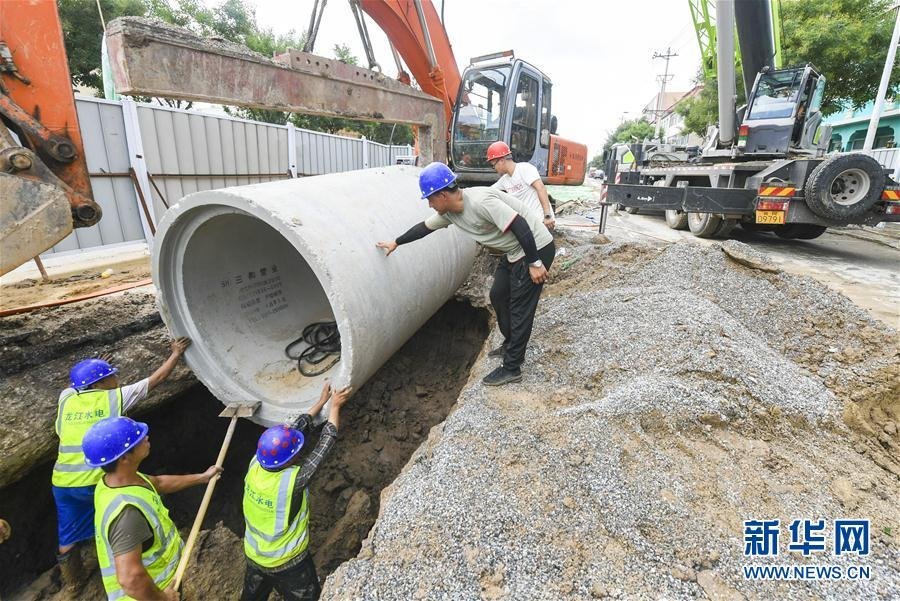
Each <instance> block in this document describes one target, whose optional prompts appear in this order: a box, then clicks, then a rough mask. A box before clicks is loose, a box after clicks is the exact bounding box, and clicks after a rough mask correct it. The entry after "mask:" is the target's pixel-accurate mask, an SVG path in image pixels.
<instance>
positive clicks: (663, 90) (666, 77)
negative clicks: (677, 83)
mask: <svg viewBox="0 0 900 601" xmlns="http://www.w3.org/2000/svg"><path fill="white" fill-rule="evenodd" d="M673 56H678V53H677V52H672V48H666V53H665V54H660V53H659V52H654V53H653V58H664V59H666V70H665V72H664V73H663V76H662V78H660V80H659V81H660V86H659V96H657V97H656V110H655V111H654V113H655V114H656V134H654V136H653V137H654V139H656V140H659V141H660V142H662V140H661V139H660V137H659V133H660V129H661V128H662V112H663V110H664V109H663V107H662V106H661V105H662V102H663V96H665V94H666V82H667V81H669V78H670V77H674V75H672V76H670V75H669V59H671V58H672V57H673Z"/></svg>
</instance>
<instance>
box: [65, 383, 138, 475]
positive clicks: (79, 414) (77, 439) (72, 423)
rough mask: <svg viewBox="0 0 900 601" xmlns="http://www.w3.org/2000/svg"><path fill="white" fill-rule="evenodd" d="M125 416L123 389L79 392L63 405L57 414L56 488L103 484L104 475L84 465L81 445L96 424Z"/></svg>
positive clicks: (99, 470)
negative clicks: (103, 420)
mask: <svg viewBox="0 0 900 601" xmlns="http://www.w3.org/2000/svg"><path fill="white" fill-rule="evenodd" d="M121 414H122V389H121V388H115V389H113V390H85V391H84V392H75V393H73V394H70V395H69V396H67V397H66V398H64V399H63V400H61V401H60V402H59V409H58V410H57V414H56V434H57V436H59V451H58V455H57V458H56V465H54V466H53V479H52V481H53V485H54V486H61V487H65V488H68V487H73V486H93V485H95V484H96V483H97V482H98V481H99V480H100V477H101V476H102V475H103V471H102V470H101V469H100V468H96V467H90V466H89V465H87V464H86V463H85V462H84V453H83V452H82V450H81V441H82V440H83V439H84V435H85V433H87V431H88V429H89V428H90V427H91V426H93V425H94V424H95V423H97V422H99V421H100V420H101V419H105V418H107V417H117V416H119V415H121Z"/></svg>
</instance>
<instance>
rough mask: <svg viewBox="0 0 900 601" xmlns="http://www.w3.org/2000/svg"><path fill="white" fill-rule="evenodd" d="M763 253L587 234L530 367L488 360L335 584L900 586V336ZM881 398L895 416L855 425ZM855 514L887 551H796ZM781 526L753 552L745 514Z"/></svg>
mask: <svg viewBox="0 0 900 601" xmlns="http://www.w3.org/2000/svg"><path fill="white" fill-rule="evenodd" d="M731 250H733V251H741V250H746V249H731ZM749 255H750V253H749V251H746V252H745V253H744V255H742V262H738V261H735V260H734V259H733V258H732V257H730V256H729V255H728V254H726V253H724V252H723V250H722V248H721V247H720V246H713V247H700V246H696V245H691V244H687V243H683V244H675V245H672V246H670V247H667V248H665V249H663V250H662V251H658V250H655V249H650V248H644V247H637V246H632V245H621V244H607V245H603V246H591V245H582V246H579V247H577V248H573V249H572V252H571V255H570V258H569V260H574V259H576V258H577V259H579V260H578V262H577V263H574V264H572V266H571V267H570V268H569V269H568V270H565V271H563V270H562V269H560V271H558V272H557V273H556V275H555V277H554V283H553V284H552V285H551V286H549V287H548V296H547V298H545V299H544V300H543V301H542V303H541V305H540V307H539V314H538V319H537V321H536V324H535V332H534V335H533V338H532V340H533V343H532V345H531V347H530V348H529V352H528V357H527V360H526V370H527V371H526V372H525V379H524V381H523V382H522V383H521V384H518V385H512V386H507V387H503V388H500V389H490V388H485V387H483V386H482V385H481V383H480V381H479V378H480V377H481V376H483V375H484V374H485V373H487V371H489V370H490V369H491V368H492V367H493V364H492V363H491V364H489V363H488V361H486V360H482V361H480V362H479V363H478V364H476V366H475V368H474V370H473V374H472V376H471V377H470V380H469V384H468V385H467V387H466V388H465V389H464V390H463V392H462V394H461V396H460V402H459V406H458V409H457V411H455V412H454V413H453V414H452V415H450V416H449V417H448V419H447V421H446V422H445V423H444V424H443V425H442V427H441V428H440V429H435V430H434V431H433V432H432V435H431V436H430V437H429V439H428V441H427V443H426V444H425V445H424V446H423V447H422V448H421V449H420V450H419V451H418V452H417V453H416V454H415V455H414V456H413V458H412V460H411V461H410V463H409V464H408V466H407V468H406V469H405V471H404V473H403V474H401V476H400V477H399V478H398V479H397V481H396V482H395V483H394V484H393V485H392V487H391V488H390V489H389V493H386V498H385V499H384V501H383V503H382V508H381V512H380V514H379V518H378V521H377V522H376V524H375V527H374V528H373V530H372V532H371V534H370V536H369V538H368V539H367V540H366V542H365V543H364V545H363V549H362V551H361V552H360V554H359V556H358V557H357V559H355V560H352V561H350V562H347V563H346V564H344V565H342V566H341V567H340V568H339V569H338V570H337V571H336V572H335V573H334V574H333V575H332V576H331V577H330V578H329V580H328V582H327V583H326V588H325V592H324V595H323V598H325V599H346V598H359V599H420V598H428V599H477V598H501V597H503V598H512V599H554V600H555V599H585V598H598V597H605V596H611V597H622V598H635V599H656V598H660V597H665V598H672V599H685V598H693V597H698V596H699V597H703V596H706V597H709V598H713V599H723V598H736V599H737V598H753V599H770V598H784V597H787V596H796V597H798V598H799V597H815V598H823V599H846V598H859V599H862V598H890V596H891V595H892V594H893V591H896V590H900V569H898V568H897V566H898V565H900V550H898V543H900V540H898V539H900V537H898V528H897V526H898V524H900V510H898V508H897V505H896V501H895V499H896V498H898V496H900V485H898V480H897V476H896V471H895V470H896V461H897V454H896V453H895V452H894V451H893V449H894V448H895V447H894V446H893V445H896V443H897V439H896V435H894V436H890V435H888V434H887V432H886V431H885V430H884V425H885V424H887V422H881V421H879V420H881V419H883V418H884V417H889V419H888V420H887V421H888V422H892V420H895V419H896V415H897V409H898V407H897V406H896V399H897V398H898V397H897V395H894V397H893V398H891V397H890V394H891V392H890V391H891V390H893V388H892V387H893V386H895V385H896V380H893V381H890V380H885V378H889V377H890V376H891V374H892V373H894V372H893V367H892V366H894V365H896V364H897V355H896V353H897V350H896V349H897V333H896V332H895V331H893V330H890V329H889V328H886V327H884V326H883V325H882V324H880V322H876V321H874V320H872V319H871V318H869V317H868V316H867V315H866V314H865V313H864V312H863V311H861V310H859V309H858V308H856V307H855V306H853V305H852V303H850V302H849V301H848V300H847V299H845V298H844V297H842V296H840V295H839V294H836V293H834V292H832V291H830V290H829V289H827V288H825V287H824V286H821V285H819V284H817V283H816V282H814V281H812V280H808V279H806V278H798V277H796V276H791V275H786V274H782V273H777V270H776V271H775V272H772V271H767V270H762V269H759V268H758V267H754V266H751V265H748V263H747V261H746V260H745V259H752V260H756V259H761V260H762V261H763V263H760V264H761V265H763V264H766V263H765V257H755V258H754V257H751V256H749ZM752 262H753V261H750V263H751V264H752ZM567 272H569V273H567ZM815 323H818V324H820V325H819V326H818V327H814V326H813V325H812V324H815ZM495 338H496V334H495ZM491 342H493V343H496V342H497V340H496V339H494V340H492V341H491ZM830 349H836V350H834V351H831V350H830ZM848 349H857V350H855V351H849V350H848ZM860 389H861V390H864V391H865V392H864V393H863V396H861V397H860V398H857V399H854V398H853V391H855V390H860ZM864 403H873V404H874V405H877V408H878V410H877V411H875V410H870V411H868V412H865V420H866V421H864V422H863V423H862V426H863V427H860V428H859V429H850V428H847V426H846V423H850V424H851V425H856V424H854V422H853V420H847V422H846V423H845V419H846V415H847V414H848V411H849V412H850V413H852V414H853V415H858V414H860V413H863V412H861V411H860V410H859V409H854V408H855V407H857V406H859V405H862V404H864ZM879 412H881V413H879ZM842 416H843V417H844V419H842ZM867 424H868V425H867ZM876 425H880V426H881V428H880V430H879V432H880V433H881V434H878V433H876V432H875V426H876ZM887 429H888V430H890V429H891V428H890V425H889V424H888V425H887ZM882 435H883V436H882ZM844 517H861V518H867V519H870V520H871V541H872V552H871V555H870V556H868V557H866V558H856V557H849V558H848V557H847V556H842V557H834V556H832V555H831V554H828V555H827V556H822V555H819V556H816V555H815V554H813V555H812V556H811V557H803V556H802V555H800V554H798V553H788V552H787V541H786V540H785V539H788V540H789V533H788V531H787V530H788V529H787V525H788V524H789V523H790V520H792V519H796V518H808V519H811V520H816V519H824V520H826V521H827V522H828V523H831V521H832V520H834V519H838V518H844ZM772 518H780V519H781V520H782V533H781V536H782V542H781V551H782V554H781V555H780V556H779V557H776V558H769V559H767V560H756V561H754V559H755V558H747V557H744V555H743V550H744V547H743V521H744V520H749V519H772ZM829 528H830V526H829ZM830 533H831V531H830V530H829V534H830ZM772 559H774V560H775V561H772ZM754 563H761V564H768V563H782V564H792V565H813V564H816V563H819V564H832V565H839V566H841V567H842V568H844V569H846V567H848V566H849V565H858V564H864V565H869V566H871V568H872V571H873V577H872V579H871V580H854V581H850V580H843V581H840V582H828V581H821V582H803V583H801V582H766V581H754V580H747V579H745V578H744V577H743V574H742V566H743V565H747V564H754Z"/></svg>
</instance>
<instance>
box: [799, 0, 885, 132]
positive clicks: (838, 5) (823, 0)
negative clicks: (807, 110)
mask: <svg viewBox="0 0 900 601" xmlns="http://www.w3.org/2000/svg"><path fill="white" fill-rule="evenodd" d="M891 4H892V2H891V0H816V1H815V2H809V1H805V0H785V1H784V2H783V3H782V22H783V25H782V27H783V29H784V41H783V45H782V49H783V52H784V64H785V65H794V64H804V63H812V64H814V65H815V66H816V67H817V68H818V69H820V70H821V72H822V74H823V75H824V76H825V79H826V81H827V82H828V83H827V85H826V86H825V100H824V102H823V104H822V113H823V114H824V115H829V114H832V113H835V112H838V111H840V110H842V109H843V108H844V107H845V106H846V107H853V108H860V107H862V106H863V105H865V104H866V103H867V102H869V101H871V100H872V99H873V98H875V94H876V93H877V92H878V84H879V82H880V81H881V72H882V69H883V68H884V61H885V59H886V58H887V51H888V46H889V45H890V41H891V33H892V31H893V26H894V19H895V13H894V11H893V10H891V9H890V7H891ZM890 90H891V91H892V92H897V91H898V90H900V69H898V68H897V67H896V65H895V66H894V69H893V72H892V74H891V80H890Z"/></svg>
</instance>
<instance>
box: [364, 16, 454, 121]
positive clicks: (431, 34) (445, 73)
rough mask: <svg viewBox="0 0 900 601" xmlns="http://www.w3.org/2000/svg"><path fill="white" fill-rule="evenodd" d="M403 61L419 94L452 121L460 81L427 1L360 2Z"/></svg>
mask: <svg viewBox="0 0 900 601" xmlns="http://www.w3.org/2000/svg"><path fill="white" fill-rule="evenodd" d="M360 6H361V7H362V9H363V10H364V11H365V12H366V14H368V15H369V16H370V17H371V18H372V20H373V21H375V23H377V24H378V26H379V27H381V29H382V30H383V31H384V32H385V34H386V35H387V37H388V39H389V40H390V42H391V44H393V46H394V48H395V49H396V50H397V52H398V53H399V54H400V56H402V57H403V60H404V61H405V62H406V64H407V66H409V69H410V71H412V75H413V77H415V78H416V81H417V82H418V84H419V86H420V87H421V88H422V91H423V92H425V93H426V94H428V95H430V96H434V97H435V98H438V99H439V100H440V101H441V102H443V103H444V119H445V123H447V124H448V125H449V124H450V123H451V121H452V117H453V106H454V104H455V103H456V94H457V92H458V90H459V84H460V82H461V81H462V77H461V75H460V73H459V68H458V67H457V65H456V57H455V56H454V55H453V47H452V46H451V45H450V39H449V38H448V37H447V31H446V30H445V29H444V25H443V24H442V23H441V20H440V18H439V17H438V14H437V11H436V10H435V8H434V4H432V3H431V2H430V1H429V0H425V1H424V2H422V1H421V0H412V1H410V0H383V1H380V2H372V1H368V2H360Z"/></svg>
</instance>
